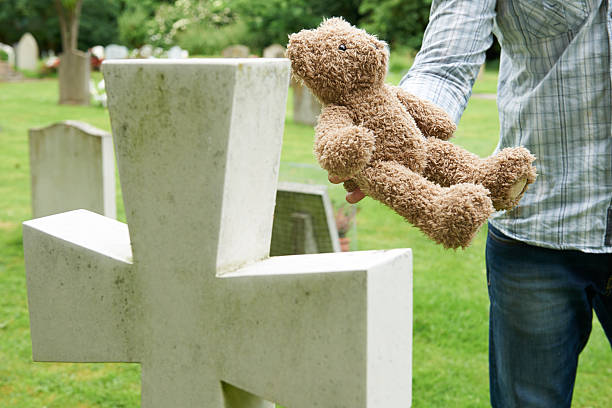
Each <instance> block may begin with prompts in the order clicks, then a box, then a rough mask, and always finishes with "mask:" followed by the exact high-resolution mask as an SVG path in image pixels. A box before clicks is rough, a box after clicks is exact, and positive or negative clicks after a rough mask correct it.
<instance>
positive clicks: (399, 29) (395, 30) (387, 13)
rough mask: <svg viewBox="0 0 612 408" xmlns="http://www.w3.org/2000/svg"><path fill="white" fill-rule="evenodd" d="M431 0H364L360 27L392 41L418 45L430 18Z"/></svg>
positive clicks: (416, 47)
mask: <svg viewBox="0 0 612 408" xmlns="http://www.w3.org/2000/svg"><path fill="white" fill-rule="evenodd" d="M430 6H431V0H412V1H405V0H382V1H381V0H363V2H362V3H361V6H360V8H359V10H360V12H361V13H363V15H364V18H363V19H362V20H361V26H362V28H365V29H366V30H367V31H369V32H371V33H373V34H377V35H378V36H379V37H380V38H382V39H384V40H386V41H387V42H388V43H389V44H391V45H404V46H407V47H410V48H412V49H418V48H420V46H421V42H422V41H423V32H424V31H425V27H426V26H427V22H428V20H429V9H430Z"/></svg>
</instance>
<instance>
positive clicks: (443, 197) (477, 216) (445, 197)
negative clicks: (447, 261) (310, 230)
mask: <svg viewBox="0 0 612 408" xmlns="http://www.w3.org/2000/svg"><path fill="white" fill-rule="evenodd" d="M357 183H358V184H359V186H360V187H361V189H362V191H363V192H364V193H366V194H367V195H369V196H371V197H372V198H374V199H376V200H378V201H380V202H382V203H384V204H386V205H388V206H389V207H391V208H392V209H393V210H395V211H396V212H397V213H398V214H400V215H401V216H403V217H404V218H405V219H406V220H407V221H408V222H410V223H411V224H413V225H415V226H416V227H418V228H419V229H420V230H421V231H423V232H424V233H425V234H426V235H428V236H429V237H430V238H432V239H433V240H434V241H436V242H438V243H440V244H442V245H443V246H444V247H446V248H458V247H466V246H468V245H469V243H470V242H471V241H472V239H473V238H474V236H475V235H476V233H477V232H478V230H479V229H480V227H481V226H482V224H483V223H484V222H485V221H486V220H487V218H488V217H489V216H490V215H491V214H492V213H493V212H494V209H493V205H492V203H491V199H490V198H489V196H488V194H489V192H488V191H487V190H486V189H485V188H484V187H482V186H479V185H476V184H469V183H463V184H457V185H453V186H451V187H441V186H439V185H436V184H434V183H432V182H431V181H429V180H427V179H425V178H424V177H422V176H421V175H419V174H417V173H415V172H413V171H411V170H410V169H408V168H407V167H405V166H403V165H401V164H400V163H397V162H376V163H374V164H373V165H371V166H368V167H367V168H366V169H364V170H363V171H362V172H361V173H360V174H359V176H358V177H357Z"/></svg>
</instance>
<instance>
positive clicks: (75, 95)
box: [55, 0, 91, 105]
mask: <svg viewBox="0 0 612 408" xmlns="http://www.w3.org/2000/svg"><path fill="white" fill-rule="evenodd" d="M82 5H83V0H55V9H56V10H57V14H58V17H59V24H60V32H61V35H62V51H63V52H62V54H61V56H60V66H59V91H60V92H59V94H60V98H59V103H60V104H70V105H89V99H90V95H89V77H90V71H91V62H90V58H91V56H90V55H89V52H87V53H83V52H81V51H79V50H78V48H77V44H78V39H79V19H80V18H81V7H82Z"/></svg>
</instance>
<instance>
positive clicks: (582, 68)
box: [400, 0, 612, 253]
mask: <svg viewBox="0 0 612 408" xmlns="http://www.w3.org/2000/svg"><path fill="white" fill-rule="evenodd" d="M492 34H495V36H496V37H497V39H498V40H499V43H500V44H501V47H502V54H501V61H500V68H499V83H498V98H497V104H498V110H499V120H500V125H501V137H500V142H499V145H498V146H497V149H498V150H499V149H502V148H504V147H508V146H525V147H526V148H528V149H529V150H530V151H531V152H532V153H533V154H534V155H535V156H536V157H537V160H536V162H535V165H536V167H537V169H538V178H537V180H536V182H535V183H534V184H533V185H532V186H530V188H529V189H528V190H527V192H526V194H525V196H524V197H523V199H522V200H521V202H520V203H519V206H518V207H516V208H515V209H513V210H511V211H507V212H500V213H496V214H495V215H494V216H493V217H492V219H491V223H492V224H493V225H494V226H495V227H496V228H498V229H499V230H501V231H502V232H503V233H505V234H507V235H509V236H511V237H513V238H516V239H519V240H521V241H524V242H527V243H530V244H533V245H538V246H543V247H548V248H555V249H577V250H581V251H584V252H594V253H606V252H612V106H611V98H612V94H611V89H610V88H611V72H612V63H611V60H610V48H611V44H612V7H611V5H610V2H609V0H498V1H495V0H434V1H433V4H432V8H431V15H430V22H429V25H428V27H427V30H426V32H425V37H424V40H423V45H422V49H421V51H420V52H419V53H418V55H417V57H416V60H415V63H414V66H413V67H412V68H411V70H410V71H409V73H408V74H407V75H406V76H405V77H404V78H403V79H402V81H401V83H400V86H401V87H402V88H404V89H405V90H406V91H408V92H411V93H413V94H415V95H418V96H420V97H423V98H425V99H428V100H430V101H432V102H433V103H435V104H437V105H439V106H440V107H442V108H444V109H445V110H446V111H447V112H448V113H449V114H450V115H451V116H452V117H453V118H454V119H455V121H456V122H458V121H459V118H460V116H461V114H462V112H463V110H464V108H465V106H466V104H467V101H468V98H469V97H470V94H471V90H472V85H473V83H474V80H475V78H476V75H477V73H478V70H479V67H480V66H481V64H482V63H483V62H484V59H485V50H486V49H487V48H489V46H490V45H491V42H492Z"/></svg>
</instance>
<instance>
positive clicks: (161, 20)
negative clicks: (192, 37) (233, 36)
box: [148, 0, 235, 48]
mask: <svg viewBox="0 0 612 408" xmlns="http://www.w3.org/2000/svg"><path fill="white" fill-rule="evenodd" d="M229 5H230V4H229V1H228V0H176V1H175V2H174V3H173V4H161V5H160V6H159V7H158V8H157V11H156V13H155V17H154V18H153V20H152V21H150V22H149V31H148V38H149V41H148V42H149V43H151V44H152V45H156V46H159V47H163V48H169V47H171V46H172V45H174V44H175V43H176V39H177V36H178V34H179V33H181V32H184V31H185V30H187V29H188V28H191V27H193V26H196V25H197V26H205V27H207V28H208V29H214V28H219V27H222V26H225V25H227V24H230V23H233V22H234V21H235V14H234V12H233V11H232V10H231V9H230V7H229Z"/></svg>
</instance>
